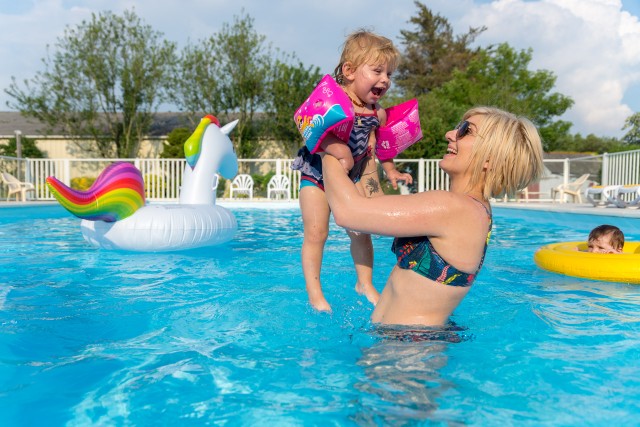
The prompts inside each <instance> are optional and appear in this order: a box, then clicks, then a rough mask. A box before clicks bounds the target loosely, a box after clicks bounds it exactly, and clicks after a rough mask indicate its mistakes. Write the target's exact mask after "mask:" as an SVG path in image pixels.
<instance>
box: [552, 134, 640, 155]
mask: <svg viewBox="0 0 640 427" xmlns="http://www.w3.org/2000/svg"><path fill="white" fill-rule="evenodd" d="M637 149H640V144H635V145H634V144H626V143H624V142H622V141H620V140H618V139H617V138H607V137H599V136H596V135H593V134H589V135H587V136H586V137H583V136H582V135H580V134H576V135H566V136H564V137H563V138H561V139H559V140H558V141H556V142H555V144H554V147H553V149H552V150H550V151H556V152H557V151H568V152H576V153H595V154H602V153H617V152H620V151H629V150H637Z"/></svg>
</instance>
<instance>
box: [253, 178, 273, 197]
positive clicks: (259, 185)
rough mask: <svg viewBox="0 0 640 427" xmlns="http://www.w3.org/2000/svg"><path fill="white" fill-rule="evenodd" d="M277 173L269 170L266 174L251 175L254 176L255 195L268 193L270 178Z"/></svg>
mask: <svg viewBox="0 0 640 427" xmlns="http://www.w3.org/2000/svg"><path fill="white" fill-rule="evenodd" d="M274 175H275V172H269V173H268V174H266V175H251V178H253V195H254V197H255V196H256V195H262V196H266V195H267V185H268V184H269V180H270V179H271V177H272V176H274Z"/></svg>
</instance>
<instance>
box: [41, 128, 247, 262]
mask: <svg viewBox="0 0 640 427" xmlns="http://www.w3.org/2000/svg"><path fill="white" fill-rule="evenodd" d="M237 123H238V121H237V120H235V121H233V122H231V123H228V124H226V125H225V126H223V127H220V123H219V121H218V119H216V118H215V117H214V116H211V115H207V116H205V117H203V118H202V119H201V120H200V124H199V125H198V127H197V128H196V130H195V131H194V132H193V134H192V135H191V136H190V137H189V138H188V139H187V141H186V142H185V144H184V151H185V157H186V161H187V164H186V165H185V168H184V173H183V177H182V187H181V190H180V199H179V202H178V204H145V197H144V181H143V178H142V174H141V173H140V171H139V170H138V169H137V168H136V167H135V166H133V165H132V164H130V163H126V162H117V163H113V164H112V165H110V166H109V167H107V168H106V169H105V170H104V171H103V172H102V173H101V174H100V176H99V177H98V179H96V181H95V182H94V183H93V185H92V186H91V188H89V189H88V190H86V191H77V190H73V189H71V188H69V187H67V186H66V185H65V184H63V183H62V182H60V181H59V180H58V179H56V178H55V177H48V178H47V185H48V186H49V189H50V190H51V192H52V193H53V195H54V197H55V198H56V199H57V200H58V202H60V204H61V205H62V206H63V207H65V208H66V209H67V210H68V211H69V212H71V213H72V214H74V215H75V216H77V217H79V218H81V219H82V222H81V224H80V229H81V231H82V235H83V236H84V238H85V240H87V241H88V242H89V243H90V244H92V245H93V246H95V247H101V248H105V249H122V250H129V251H143V252H166V251H176V250H183V249H191V248H198V247H202V246H213V245H218V244H221V243H224V242H227V241H229V240H231V239H232V238H233V237H234V235H235V233H236V230H237V223H236V219H235V217H234V216H233V214H232V213H231V212H230V211H229V210H227V209H225V208H223V207H221V206H217V205H216V204H215V189H216V187H217V175H216V173H217V172H220V174H221V175H222V176H223V177H225V178H227V179H231V178H233V177H234V176H235V175H236V174H237V172H238V159H237V157H236V154H235V152H234V151H233V144H232V143H231V140H230V139H229V137H228V134H229V133H230V132H231V131H232V130H233V128H234V127H235V126H236V124H237Z"/></svg>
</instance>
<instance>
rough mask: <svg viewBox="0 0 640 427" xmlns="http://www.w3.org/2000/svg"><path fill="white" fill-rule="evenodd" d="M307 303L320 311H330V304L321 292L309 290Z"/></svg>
mask: <svg viewBox="0 0 640 427" xmlns="http://www.w3.org/2000/svg"><path fill="white" fill-rule="evenodd" d="M309 303H310V304H311V306H312V307H313V308H314V309H316V310H318V311H320V312H327V313H331V306H330V305H329V303H328V302H327V299H326V298H325V297H324V295H322V292H318V293H316V292H309Z"/></svg>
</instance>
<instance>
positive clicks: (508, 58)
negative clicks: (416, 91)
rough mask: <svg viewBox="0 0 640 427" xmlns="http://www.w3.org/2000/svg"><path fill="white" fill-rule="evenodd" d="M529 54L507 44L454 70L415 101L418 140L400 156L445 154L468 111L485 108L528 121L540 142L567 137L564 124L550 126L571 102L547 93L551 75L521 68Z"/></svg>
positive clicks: (561, 96)
mask: <svg viewBox="0 0 640 427" xmlns="http://www.w3.org/2000/svg"><path fill="white" fill-rule="evenodd" d="M530 61H531V51H530V50H528V51H520V52H516V51H515V50H514V49H513V48H511V47H510V46H509V45H507V44H501V45H498V46H497V47H492V48H490V49H487V50H484V51H482V52H481V53H480V54H479V55H478V56H476V58H475V59H473V60H472V61H471V62H470V63H469V64H468V66H467V68H466V69H465V70H456V71H454V73H453V76H452V78H451V80H449V81H448V82H446V83H444V84H442V85H441V86H440V87H437V88H435V89H434V90H433V91H431V92H430V93H428V94H427V95H425V96H422V97H420V99H419V102H420V107H419V108H420V113H421V125H422V128H423V134H424V135H425V137H424V139H423V140H422V141H421V142H419V143H417V144H415V145H414V146H413V147H411V150H407V151H406V152H405V153H404V154H405V155H404V156H403V157H405V158H406V157H424V158H438V157H441V156H442V155H443V154H444V152H445V151H446V146H447V143H446V140H445V139H444V134H445V132H447V131H448V130H450V129H452V128H453V127H454V126H455V125H456V123H458V121H459V120H460V118H461V116H462V115H463V114H464V112H465V111H467V110H468V109H469V108H471V107H473V106H477V105H490V106H494V107H498V108H502V109H504V110H507V111H510V112H512V113H514V114H518V115H523V116H525V117H528V118H529V119H531V120H532V121H533V122H534V123H535V124H536V125H537V126H538V129H539V131H540V134H541V136H542V138H543V141H545V142H546V141H555V140H558V139H559V138H561V137H562V136H564V135H567V132H568V130H569V127H570V124H569V123H566V122H562V121H554V118H555V117H556V116H560V115H561V114H563V113H564V112H565V111H566V110H567V109H568V108H569V107H570V106H571V105H572V104H573V101H572V100H571V99H570V98H568V97H566V96H564V95H561V94H559V93H552V92H551V91H552V89H553V87H554V85H555V80H556V79H555V76H554V75H553V73H551V72H549V71H546V70H540V71H529V70H528V69H527V67H528V65H529V62H530Z"/></svg>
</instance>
